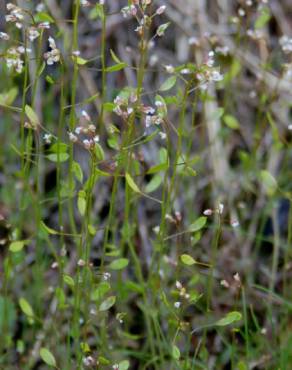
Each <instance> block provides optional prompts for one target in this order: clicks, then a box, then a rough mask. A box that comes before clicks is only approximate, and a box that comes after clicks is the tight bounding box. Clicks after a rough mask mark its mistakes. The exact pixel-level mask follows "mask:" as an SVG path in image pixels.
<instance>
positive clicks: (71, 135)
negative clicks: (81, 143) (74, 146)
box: [69, 132, 78, 143]
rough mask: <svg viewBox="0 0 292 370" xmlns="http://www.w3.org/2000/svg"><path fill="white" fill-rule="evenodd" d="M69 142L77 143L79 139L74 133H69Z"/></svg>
mask: <svg viewBox="0 0 292 370" xmlns="http://www.w3.org/2000/svg"><path fill="white" fill-rule="evenodd" d="M69 140H70V141H72V143H76V141H78V137H77V136H76V135H74V134H73V133H72V132H69Z"/></svg>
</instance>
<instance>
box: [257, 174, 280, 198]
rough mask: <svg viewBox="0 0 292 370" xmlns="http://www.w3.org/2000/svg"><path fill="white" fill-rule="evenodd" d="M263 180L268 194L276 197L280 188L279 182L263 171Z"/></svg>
mask: <svg viewBox="0 0 292 370" xmlns="http://www.w3.org/2000/svg"><path fill="white" fill-rule="evenodd" d="M261 179H262V181H263V185H264V188H265V191H266V193H267V194H268V195H269V196H272V195H274V194H275V192H276V190H277V187H278V184H277V181H276V179H275V178H274V176H273V175H272V174H270V172H269V171H266V170H263V171H261Z"/></svg>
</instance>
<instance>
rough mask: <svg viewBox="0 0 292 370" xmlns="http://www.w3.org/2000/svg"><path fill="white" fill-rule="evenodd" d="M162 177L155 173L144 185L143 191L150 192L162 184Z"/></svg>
mask: <svg viewBox="0 0 292 370" xmlns="http://www.w3.org/2000/svg"><path fill="white" fill-rule="evenodd" d="M162 181H163V178H162V176H160V175H159V174H156V175H155V176H154V177H153V178H152V179H151V180H150V182H149V183H148V184H147V185H146V186H145V193H152V192H153V191H155V190H156V189H158V188H159V186H160V185H161V184H162Z"/></svg>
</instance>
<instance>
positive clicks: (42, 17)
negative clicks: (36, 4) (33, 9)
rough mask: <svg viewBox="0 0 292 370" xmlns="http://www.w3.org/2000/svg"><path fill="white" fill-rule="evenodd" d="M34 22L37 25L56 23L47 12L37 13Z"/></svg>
mask: <svg viewBox="0 0 292 370" xmlns="http://www.w3.org/2000/svg"><path fill="white" fill-rule="evenodd" d="M34 20H35V22H37V23H41V22H49V23H54V19H53V18H52V17H51V16H50V15H49V14H48V13H45V12H39V13H37V14H36V15H35V16H34Z"/></svg>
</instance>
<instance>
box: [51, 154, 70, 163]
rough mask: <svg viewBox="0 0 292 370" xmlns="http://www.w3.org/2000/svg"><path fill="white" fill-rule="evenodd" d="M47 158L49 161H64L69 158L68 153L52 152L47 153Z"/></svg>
mask: <svg viewBox="0 0 292 370" xmlns="http://www.w3.org/2000/svg"><path fill="white" fill-rule="evenodd" d="M47 158H48V159H49V160H50V161H51V162H60V163H62V162H66V161H67V160H68V159H69V154H68V153H59V154H58V153H56V154H55V153H52V154H49V155H47Z"/></svg>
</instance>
